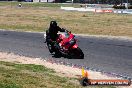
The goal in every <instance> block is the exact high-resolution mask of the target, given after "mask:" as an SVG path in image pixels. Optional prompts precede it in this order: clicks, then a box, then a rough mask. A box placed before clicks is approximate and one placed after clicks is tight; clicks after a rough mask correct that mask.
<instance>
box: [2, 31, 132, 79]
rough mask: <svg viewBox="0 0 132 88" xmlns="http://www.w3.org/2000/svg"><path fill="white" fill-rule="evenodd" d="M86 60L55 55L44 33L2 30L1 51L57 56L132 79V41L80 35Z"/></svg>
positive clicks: (63, 59)
mask: <svg viewBox="0 0 132 88" xmlns="http://www.w3.org/2000/svg"><path fill="white" fill-rule="evenodd" d="M76 37H77V39H78V40H79V41H80V42H79V43H78V44H79V46H80V48H81V49H82V51H83V52H84V55H85V58H84V59H67V58H63V57H61V58H54V57H52V55H51V54H50V53H49V51H48V49H47V48H46V44H45V43H44V39H43V33H26V32H13V31H0V51H2V52H13V53H15V54H19V55H24V56H30V57H41V58H53V59H59V60H62V61H66V62H70V63H73V64H80V65H85V66H88V67H90V68H96V69H101V70H104V71H107V72H114V73H118V74H123V75H127V76H129V77H131V78H132V41H131V40H117V39H107V38H96V37H81V36H76Z"/></svg>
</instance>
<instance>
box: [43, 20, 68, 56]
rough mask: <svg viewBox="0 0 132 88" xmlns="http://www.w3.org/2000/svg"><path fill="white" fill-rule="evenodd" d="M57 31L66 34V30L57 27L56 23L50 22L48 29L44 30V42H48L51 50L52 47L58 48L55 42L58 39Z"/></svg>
mask: <svg viewBox="0 0 132 88" xmlns="http://www.w3.org/2000/svg"><path fill="white" fill-rule="evenodd" d="M58 31H60V32H66V31H67V30H66V29H64V28H60V27H59V26H58V25H57V22H56V21H51V22H50V26H49V29H48V30H46V42H48V43H49V44H51V47H52V49H53V47H55V48H58V47H59V45H58V43H57V42H56V39H57V37H58V34H57V33H58ZM56 50H57V49H56ZM52 52H53V51H52ZM55 54H58V53H57V51H56V52H55Z"/></svg>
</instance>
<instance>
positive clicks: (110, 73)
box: [42, 59, 132, 82]
mask: <svg viewBox="0 0 132 88" xmlns="http://www.w3.org/2000/svg"><path fill="white" fill-rule="evenodd" d="M42 60H43V59H42ZM44 61H46V62H49V63H52V64H54V63H55V64H59V65H65V66H69V67H73V68H79V69H82V68H84V69H85V70H91V71H95V72H100V73H101V74H103V75H107V76H110V77H115V78H121V79H127V80H130V81H131V82H132V78H131V77H129V76H127V75H123V74H117V73H113V72H106V71H104V70H100V69H95V68H90V67H87V66H84V65H79V64H72V63H68V62H64V61H61V60H54V59H44Z"/></svg>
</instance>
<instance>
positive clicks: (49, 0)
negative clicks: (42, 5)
mask: <svg viewBox="0 0 132 88" xmlns="http://www.w3.org/2000/svg"><path fill="white" fill-rule="evenodd" d="M47 1H48V2H53V1H54V0H33V2H47Z"/></svg>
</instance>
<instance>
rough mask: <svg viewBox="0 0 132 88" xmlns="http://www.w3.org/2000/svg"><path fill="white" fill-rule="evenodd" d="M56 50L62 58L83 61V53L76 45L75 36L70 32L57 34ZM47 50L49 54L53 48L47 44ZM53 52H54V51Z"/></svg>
mask: <svg viewBox="0 0 132 88" xmlns="http://www.w3.org/2000/svg"><path fill="white" fill-rule="evenodd" d="M56 41H57V43H58V48H57V50H58V51H59V53H60V54H61V55H63V56H68V57H70V58H77V59H83V58H84V53H83V52H82V50H81V49H80V48H79V47H78V45H77V39H75V35H73V34H72V33H71V32H64V33H61V34H58V38H57V40H56ZM47 46H48V49H49V51H50V53H53V48H52V46H51V45H50V44H48V43H47ZM54 52H55V50H54Z"/></svg>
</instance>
